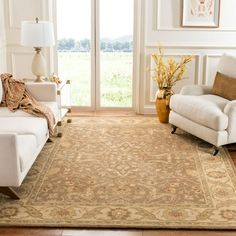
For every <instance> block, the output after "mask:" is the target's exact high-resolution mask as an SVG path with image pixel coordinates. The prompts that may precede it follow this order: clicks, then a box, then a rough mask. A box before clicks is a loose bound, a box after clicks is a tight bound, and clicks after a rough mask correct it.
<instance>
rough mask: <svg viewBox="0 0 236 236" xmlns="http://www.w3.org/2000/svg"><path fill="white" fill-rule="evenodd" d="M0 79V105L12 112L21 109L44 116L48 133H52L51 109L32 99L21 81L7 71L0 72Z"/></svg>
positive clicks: (53, 118)
mask: <svg viewBox="0 0 236 236" xmlns="http://www.w3.org/2000/svg"><path fill="white" fill-rule="evenodd" d="M1 80H2V85H3V91H4V93H3V99H2V104H1V105H2V106H6V107H8V108H9V110H10V111H12V112H14V111H16V110H17V109H21V110H23V111H25V112H27V113H29V114H31V115H34V116H37V117H43V118H46V120H47V123H48V128H49V133H50V135H53V127H54V124H55V117H54V115H53V113H52V111H51V110H50V109H49V108H48V107H47V106H45V105H44V104H42V103H40V102H38V101H36V100H35V99H34V97H33V96H32V95H31V94H30V92H29V91H27V88H26V85H25V83H24V82H23V81H21V80H15V79H13V77H12V75H11V74H8V73H6V74H1Z"/></svg>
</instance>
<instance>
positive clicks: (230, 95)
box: [212, 72, 236, 100]
mask: <svg viewBox="0 0 236 236" xmlns="http://www.w3.org/2000/svg"><path fill="white" fill-rule="evenodd" d="M212 93H213V94H215V95H218V96H220V97H223V98H226V99H228V100H236V78H232V77H230V76H227V75H224V74H221V73H220V72H217V74H216V77H215V81H214V84H213V88H212Z"/></svg>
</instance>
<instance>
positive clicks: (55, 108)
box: [41, 102, 60, 121]
mask: <svg viewBox="0 0 236 236" xmlns="http://www.w3.org/2000/svg"><path fill="white" fill-rule="evenodd" d="M41 103H43V104H44V105H46V106H47V107H49V108H50V110H51V111H52V113H53V115H54V117H55V120H56V121H58V118H59V117H60V114H59V109H58V105H57V103H56V102H41Z"/></svg>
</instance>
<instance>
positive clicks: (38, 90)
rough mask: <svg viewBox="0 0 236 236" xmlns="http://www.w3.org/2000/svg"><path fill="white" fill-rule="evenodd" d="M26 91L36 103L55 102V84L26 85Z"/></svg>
mask: <svg viewBox="0 0 236 236" xmlns="http://www.w3.org/2000/svg"><path fill="white" fill-rule="evenodd" d="M25 85H26V88H27V90H28V91H29V92H30V93H31V94H32V95H33V96H34V98H35V99H36V100H37V101H42V102H56V101H57V85H56V83H51V82H43V83H32V82H31V83H26V84H25Z"/></svg>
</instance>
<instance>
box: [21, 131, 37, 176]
mask: <svg viewBox="0 0 236 236" xmlns="http://www.w3.org/2000/svg"><path fill="white" fill-rule="evenodd" d="M17 144H18V152H19V158H20V168H21V172H23V171H24V170H25V169H26V168H28V167H29V166H31V165H32V164H33V162H34V159H32V157H34V156H35V152H36V150H37V140H36V137H35V135H17Z"/></svg>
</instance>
